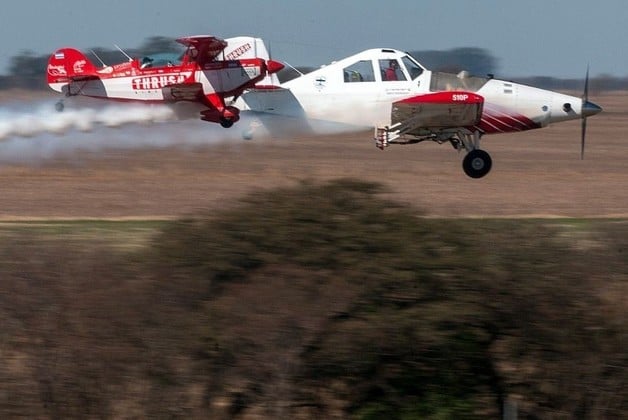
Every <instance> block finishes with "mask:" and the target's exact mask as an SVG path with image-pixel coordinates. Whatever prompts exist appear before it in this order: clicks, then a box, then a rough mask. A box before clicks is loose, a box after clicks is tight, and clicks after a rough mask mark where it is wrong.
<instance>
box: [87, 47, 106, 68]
mask: <svg viewBox="0 0 628 420" xmlns="http://www.w3.org/2000/svg"><path fill="white" fill-rule="evenodd" d="M90 51H91V53H92V54H94V57H96V60H98V61H100V64H102V66H103V67H107V65H106V64H105V62H104V61H102V59H101V58H100V57H98V54H96V51H94V50H90Z"/></svg>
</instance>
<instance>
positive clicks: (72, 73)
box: [46, 48, 98, 92]
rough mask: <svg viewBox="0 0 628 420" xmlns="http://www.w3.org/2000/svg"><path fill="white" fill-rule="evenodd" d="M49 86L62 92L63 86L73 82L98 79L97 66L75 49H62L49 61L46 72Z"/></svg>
mask: <svg viewBox="0 0 628 420" xmlns="http://www.w3.org/2000/svg"><path fill="white" fill-rule="evenodd" d="M46 76H47V81H48V86H50V87H51V88H52V89H53V90H56V91H57V92H61V91H62V89H63V86H65V85H66V84H68V83H69V82H71V81H73V80H82V79H84V80H88V79H92V78H95V77H98V73H97V72H96V66H94V64H93V63H92V62H91V61H89V60H88V59H87V57H85V55H83V53H82V52H80V51H78V50H75V49H74V48H62V49H60V50H57V51H55V53H54V54H52V55H51V56H50V58H49V59H48V67H47V70H46Z"/></svg>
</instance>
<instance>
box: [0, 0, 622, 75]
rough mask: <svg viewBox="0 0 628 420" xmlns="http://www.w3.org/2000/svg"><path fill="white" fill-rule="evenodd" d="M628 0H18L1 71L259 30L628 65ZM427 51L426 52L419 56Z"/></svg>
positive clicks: (317, 39)
mask: <svg viewBox="0 0 628 420" xmlns="http://www.w3.org/2000/svg"><path fill="white" fill-rule="evenodd" d="M626 25H628V3H626V2H625V0H598V1H591V0H588V1H585V0H570V1H556V0H526V1H511V0H501V1H500V0H483V1H482V0H456V1H454V0H423V1H421V0H403V1H402V0H385V1H382V0H360V1H358V0H328V1H314V0H311V1H307V0H263V1H243V0H231V1H224V0H223V1H214V0H177V1H174V0H169V1H166V0H149V1H134V0H100V1H98V2H94V3H93V4H91V2H89V1H88V0H62V1H58V2H53V1H50V0H19V1H11V2H6V4H3V6H2V13H1V14H0V73H6V72H7V69H8V63H9V60H10V57H12V56H13V55H15V54H18V53H19V52H21V51H23V50H31V51H34V52H35V53H37V54H44V53H49V52H52V51H54V50H55V49H56V48H58V47H64V46H73V47H77V48H79V49H87V48H90V47H95V46H102V47H111V46H113V44H118V45H120V46H122V47H137V46H139V45H140V44H141V43H142V41H143V40H144V39H146V38H147V37H149V36H153V35H162V36H172V37H178V36H183V35H193V34H212V35H216V36H220V37H230V36H236V35H256V36H260V37H262V38H264V39H265V40H267V41H269V42H270V44H271V48H272V53H273V56H274V58H277V59H280V60H285V61H287V62H289V63H290V64H293V65H320V64H325V63H327V62H329V61H332V60H335V59H339V58H342V57H344V56H347V55H350V54H353V53H356V52H359V51H361V50H363V49H367V48H374V47H390V48H397V49H401V50H430V49H435V50H438V49H450V48H455V47H471V46H473V47H481V48H485V49H487V50H489V51H490V52H491V53H492V54H493V55H494V56H495V57H496V58H497V59H498V60H499V65H500V67H499V71H498V74H497V75H498V76H502V77H517V76H532V75H544V76H553V77H583V76H584V72H585V70H586V66H587V63H590V65H591V74H592V75H599V74H610V75H615V76H627V75H628V54H627V51H626V50H627V48H628V28H627V26H626ZM417 59H418V60H419V61H421V58H420V57H417Z"/></svg>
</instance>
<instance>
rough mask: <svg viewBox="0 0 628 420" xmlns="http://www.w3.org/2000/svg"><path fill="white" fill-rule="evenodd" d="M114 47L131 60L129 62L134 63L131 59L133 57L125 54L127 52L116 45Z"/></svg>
mask: <svg viewBox="0 0 628 420" xmlns="http://www.w3.org/2000/svg"><path fill="white" fill-rule="evenodd" d="M113 46H114V47H116V49H117V50H118V51H120V52H121V53H122V54H124V56H125V57H126V58H128V59H129V61H133V59H132V58H131V56H130V55H128V54H127V53H125V52H124V50H123V49H122V48H120V47H118V46H117V45H116V44H113Z"/></svg>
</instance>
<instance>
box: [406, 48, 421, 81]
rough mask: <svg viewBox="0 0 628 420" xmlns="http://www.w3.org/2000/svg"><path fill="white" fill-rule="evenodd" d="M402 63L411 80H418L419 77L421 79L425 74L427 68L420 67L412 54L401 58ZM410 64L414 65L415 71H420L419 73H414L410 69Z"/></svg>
mask: <svg viewBox="0 0 628 420" xmlns="http://www.w3.org/2000/svg"><path fill="white" fill-rule="evenodd" d="M401 63H402V65H403V67H405V70H406V73H407V74H408V75H409V76H410V80H416V79H418V78H419V77H421V75H422V74H423V73H425V68H424V67H423V66H422V65H420V64H419V63H418V62H417V61H416V60H415V59H414V57H412V56H411V55H410V54H407V53H406V55H404V56H403V57H401ZM408 63H410V64H412V65H413V68H412V69H414V70H419V72H418V73H416V71H412V70H411V69H410V67H409V66H408Z"/></svg>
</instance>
